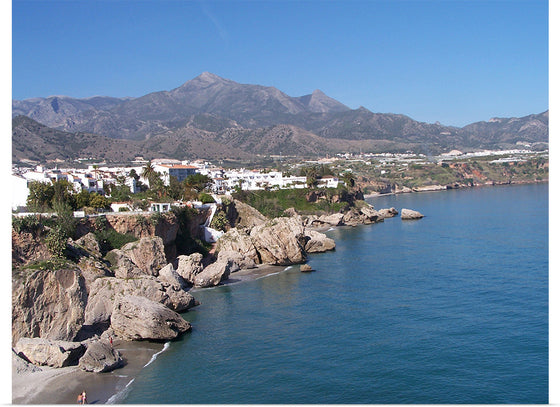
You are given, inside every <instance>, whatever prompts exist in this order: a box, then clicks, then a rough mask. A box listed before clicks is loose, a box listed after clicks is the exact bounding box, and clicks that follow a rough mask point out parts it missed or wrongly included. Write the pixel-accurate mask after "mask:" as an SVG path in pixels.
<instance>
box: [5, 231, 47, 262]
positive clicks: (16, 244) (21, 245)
mask: <svg viewBox="0 0 560 407" xmlns="http://www.w3.org/2000/svg"><path fill="white" fill-rule="evenodd" d="M50 257H51V254H50V253H49V250H48V249H47V246H46V245H45V243H44V239H41V238H40V237H39V236H38V233H31V232H20V233H17V232H16V231H15V230H14V229H12V266H13V267H18V266H22V265H26V264H29V263H32V262H35V261H41V260H46V259H49V258H50Z"/></svg>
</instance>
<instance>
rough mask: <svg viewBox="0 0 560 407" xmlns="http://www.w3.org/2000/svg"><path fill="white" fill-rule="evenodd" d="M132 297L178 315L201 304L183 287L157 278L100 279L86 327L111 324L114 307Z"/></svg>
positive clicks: (88, 308)
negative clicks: (127, 297) (145, 299)
mask: <svg viewBox="0 0 560 407" xmlns="http://www.w3.org/2000/svg"><path fill="white" fill-rule="evenodd" d="M130 295H134V296H142V297H144V298H147V299H150V300H151V301H154V302H158V303H161V304H162V305H164V306H165V307H167V308H169V309H171V310H174V311H177V312H183V311H186V310H188V309H189V308H192V307H194V306H196V305H197V304H198V302H197V301H196V300H195V299H194V297H193V296H192V295H191V294H190V293H188V292H186V291H185V290H183V289H182V288H181V286H179V285H176V284H170V283H167V282H163V281H158V280H157V279H156V278H155V277H149V276H144V277H142V278H134V279H127V280H123V279H120V278H115V277H107V278H100V279H97V280H96V281H95V282H94V283H93V284H92V287H91V291H90V295H89V299H88V303H87V306H86V309H85V322H84V324H85V325H96V324H104V323H107V322H109V320H110V318H111V314H112V313H113V310H114V306H115V304H116V303H117V302H118V301H120V299H121V297H126V296H130Z"/></svg>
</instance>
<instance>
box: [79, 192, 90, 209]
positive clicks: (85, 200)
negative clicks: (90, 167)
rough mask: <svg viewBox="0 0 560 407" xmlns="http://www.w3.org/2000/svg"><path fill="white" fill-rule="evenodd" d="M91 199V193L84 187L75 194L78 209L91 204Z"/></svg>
mask: <svg viewBox="0 0 560 407" xmlns="http://www.w3.org/2000/svg"><path fill="white" fill-rule="evenodd" d="M90 199H91V193H90V192H89V191H88V190H86V189H82V190H81V191H80V192H79V193H77V194H76V195H75V200H76V209H82V208H85V207H86V206H89V200H90Z"/></svg>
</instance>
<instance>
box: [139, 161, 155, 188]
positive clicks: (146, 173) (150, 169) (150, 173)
mask: <svg viewBox="0 0 560 407" xmlns="http://www.w3.org/2000/svg"><path fill="white" fill-rule="evenodd" d="M156 174H157V172H156V170H155V168H154V166H153V165H152V163H151V162H149V163H147V164H146V166H145V167H143V168H142V176H143V177H144V178H146V179H147V180H148V182H149V183H150V188H151V187H152V179H153V178H154V176H155V175H156Z"/></svg>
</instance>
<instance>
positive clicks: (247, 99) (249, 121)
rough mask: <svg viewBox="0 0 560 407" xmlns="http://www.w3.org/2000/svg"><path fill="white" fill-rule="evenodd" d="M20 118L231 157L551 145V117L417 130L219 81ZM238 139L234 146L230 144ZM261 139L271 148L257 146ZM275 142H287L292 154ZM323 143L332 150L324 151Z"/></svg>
mask: <svg viewBox="0 0 560 407" xmlns="http://www.w3.org/2000/svg"><path fill="white" fill-rule="evenodd" d="M12 115H13V117H15V116H17V115H24V116H27V117H30V118H31V119H33V120H36V121H37V122H39V123H42V124H44V125H46V126H48V127H51V128H53V129H56V130H59V131H64V132H70V133H88V134H96V135H99V136H103V137H107V138H110V139H122V140H134V141H138V142H145V141H148V140H152V141H153V140H154V139H157V140H161V139H163V140H165V138H166V137H167V138H169V139H170V140H171V139H173V140H178V138H185V137H186V138H189V137H194V135H195V134H196V135H197V136H196V137H195V138H196V139H197V143H203V144H204V143H206V144H208V145H210V144H212V145H213V146H214V148H215V147H216V144H215V143H225V144H224V145H227V146H228V148H230V150H231V149H232V148H237V147H239V146H242V148H243V149H245V150H246V151H245V152H246V153H248V154H276V153H277V152H278V151H282V153H283V154H292V155H293V154H295V155H297V154H311V155H313V154H315V155H316V154H320V153H324V152H329V153H335V152H340V151H344V150H340V149H344V148H347V149H350V150H351V151H371V152H381V151H379V149H381V148H393V149H396V151H407V150H411V151H421V152H430V153H431V154H436V153H438V152H442V151H443V150H445V149H451V148H453V149H467V150H468V149H481V148H511V146H514V145H515V144H516V143H518V142H522V143H537V142H547V141H548V110H547V111H545V112H543V113H540V114H532V115H528V116H524V117H522V118H493V119H491V120H490V121H488V122H483V121H482V122H476V123H471V124H469V125H466V126H464V127H455V126H445V125H441V124H439V123H425V122H420V121H416V120H414V119H412V118H410V117H409V116H406V115H403V114H395V113H373V112H371V111H370V110H368V109H367V108H365V107H363V106H360V107H359V108H358V109H350V108H349V107H347V106H345V105H344V104H342V103H340V102H338V101H337V100H335V99H333V98H330V97H329V96H327V95H326V94H325V93H323V92H322V91H321V90H319V89H316V90H314V91H313V92H312V93H311V94H308V95H304V96H299V97H291V96H289V95H287V94H286V93H284V92H282V91H281V90H279V89H277V88H275V87H272V86H263V85H254V84H241V83H238V82H235V81H233V80H230V79H225V78H222V77H220V76H218V75H215V74H213V73H210V72H203V73H201V74H200V75H198V76H197V77H195V78H193V79H191V80H188V81H186V82H185V83H183V84H182V85H180V86H178V87H176V88H174V89H171V90H169V91H158V92H152V93H148V94H146V95H143V96H140V97H137V98H112V97H104V96H99V97H92V98H87V99H73V98H69V97H49V98H44V99H41V98H33V99H27V100H24V101H16V100H14V101H12ZM234 134H235V137H234V138H233V139H230V138H228V137H230V136H232V135H234ZM290 134H291V136H288V135H290ZM257 135H258V137H261V138H263V137H264V139H263V140H257V139H255V137H257ZM225 136H227V137H225ZM224 137H225V138H224ZM275 137H279V138H280V139H281V140H284V145H281V144H279V142H278V139H275ZM234 139H235V142H234V141H233V140H234ZM224 140H226V141H224ZM249 140H253V141H252V142H249ZM304 140H307V141H308V142H309V144H305V142H304ZM317 140H321V143H322V146H318V145H317ZM191 141H192V140H191ZM227 143H234V144H227ZM235 143H236V144H235ZM321 143H319V144H321ZM179 144H181V143H179ZM191 146H192V143H191ZM273 146H275V147H273ZM311 146H315V147H314V148H311ZM218 150H221V149H220V148H218ZM238 150H239V149H238ZM231 151H233V150H231ZM238 152H239V151H238ZM183 153H184V154H185V155H188V153H189V152H188V151H184V152H183ZM177 155H179V152H178V153H177Z"/></svg>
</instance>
